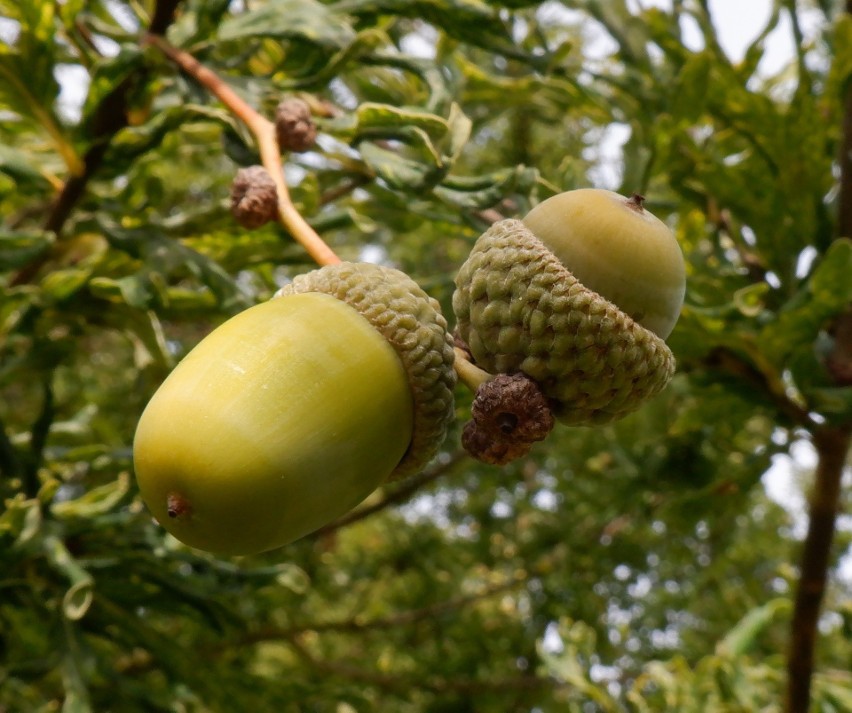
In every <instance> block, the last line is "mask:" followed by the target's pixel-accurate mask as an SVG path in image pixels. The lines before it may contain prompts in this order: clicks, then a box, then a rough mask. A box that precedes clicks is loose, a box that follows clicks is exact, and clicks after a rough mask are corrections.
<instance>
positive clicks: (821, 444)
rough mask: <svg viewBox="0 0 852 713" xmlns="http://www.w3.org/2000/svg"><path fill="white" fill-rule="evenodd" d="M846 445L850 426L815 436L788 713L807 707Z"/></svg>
mask: <svg viewBox="0 0 852 713" xmlns="http://www.w3.org/2000/svg"><path fill="white" fill-rule="evenodd" d="M850 440H852V439H850V429H849V428H848V427H846V428H823V429H821V430H819V431H817V432H816V433H814V438H813V441H814V446H815V447H816V451H817V455H818V459H819V460H818V461H817V468H816V476H815V483H814V490H813V495H812V496H811V502H810V508H809V510H810V512H809V523H808V534H807V537H806V538H805V544H804V547H803V549H802V559H801V565H800V566H799V568H800V574H799V583H798V587H797V590H796V601H795V605H794V609H793V621H792V624H791V629H792V630H791V636H790V644H789V645H790V649H789V653H788V660H787V677H788V678H787V707H786V711H787V713H807V711H808V710H809V706H810V698H811V678H812V676H813V671H814V658H815V657H814V649H815V648H816V639H817V625H818V623H819V615H820V610H821V608H822V601H823V597H824V595H825V588H826V580H827V578H828V566H829V554H830V552H831V544H832V541H833V539H834V531H835V525H836V521H837V515H838V510H839V504H840V483H841V480H842V478H843V468H844V466H845V464H846V454H847V453H848V451H849V446H850Z"/></svg>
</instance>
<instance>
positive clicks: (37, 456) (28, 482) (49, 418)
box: [22, 370, 56, 498]
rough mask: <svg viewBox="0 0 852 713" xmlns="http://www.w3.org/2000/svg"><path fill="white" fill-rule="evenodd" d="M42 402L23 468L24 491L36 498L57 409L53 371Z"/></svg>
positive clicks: (47, 378)
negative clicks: (39, 474) (48, 439)
mask: <svg viewBox="0 0 852 713" xmlns="http://www.w3.org/2000/svg"><path fill="white" fill-rule="evenodd" d="M42 392H43V396H42V404H41V411H40V412H39V415H38V418H36V420H35V423H34V424H33V427H32V429H31V434H30V453H29V457H28V458H27V459H26V461H25V464H24V470H23V474H22V475H23V479H24V482H23V491H24V492H25V493H26V494H27V497H30V498H34V497H35V496H36V495H37V494H38V491H39V488H40V487H41V484H40V483H39V479H38V471H39V468H41V464H42V462H43V460H44V447H45V445H47V437H48V434H49V433H50V426H51V425H52V424H53V419H54V416H55V415H56V411H55V408H54V404H55V402H54V394H53V371H52V370H51V371H50V373H48V374H47V376H46V378H45V380H44V384H43V386H42Z"/></svg>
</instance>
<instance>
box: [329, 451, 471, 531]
mask: <svg viewBox="0 0 852 713" xmlns="http://www.w3.org/2000/svg"><path fill="white" fill-rule="evenodd" d="M465 456H466V454H465V452H464V451H461V450H459V451H456V452H455V453H453V454H452V455H451V456H450V457H449V459H448V460H446V461H442V462H438V463H436V464H435V465H433V466H432V467H431V468H427V469H425V470H423V471H422V472H420V473H419V474H417V475H415V476H412V477H411V478H409V479H408V480H405V481H403V483H402V484H401V485H400V487H398V488H397V489H396V490H393V491H391V492H390V493H388V494H387V495H385V497H383V498H382V499H381V500H379V501H378V502H376V503H373V504H372V505H367V506H365V507H362V508H357V509H356V510H352V511H351V512H349V513H347V514H346V515H344V516H343V517H341V518H338V519H337V520H335V521H334V522H330V523H329V524H328V525H326V526H325V527H321V528H320V529H319V530H317V531H316V532H314V533H313V535H312V537H321V536H322V535H328V534H330V533H332V532H334V531H335V530H339V529H340V528H341V527H346V526H347V525H351V524H352V523H354V522H358V521H360V520H363V519H365V518H368V517H370V516H371V515H375V514H376V513H378V512H381V511H382V510H384V509H385V508H387V507H390V506H391V505H396V504H398V503H401V502H405V501H406V500H408V499H409V498H410V497H411V496H412V495H413V494H414V493H416V492H417V491H418V490H420V488H422V487H423V486H424V485H426V484H428V483H431V482H432V481H433V480H437V479H438V478H440V477H441V476H442V475H444V474H446V473H447V472H448V471H450V470H452V469H453V467H454V466H455V465H456V464H457V463H459V462H461V461H462V459H464V458H465Z"/></svg>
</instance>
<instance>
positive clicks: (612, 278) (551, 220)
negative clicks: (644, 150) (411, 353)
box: [453, 189, 686, 425]
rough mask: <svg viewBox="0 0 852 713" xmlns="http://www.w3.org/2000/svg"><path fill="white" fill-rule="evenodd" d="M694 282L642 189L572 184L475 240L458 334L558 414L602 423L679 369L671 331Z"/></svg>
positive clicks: (462, 276) (459, 304) (459, 300)
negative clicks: (629, 191)
mask: <svg viewBox="0 0 852 713" xmlns="http://www.w3.org/2000/svg"><path fill="white" fill-rule="evenodd" d="M685 282H686V276H685V267H684V262H683V255H682V253H681V250H680V247H679V246H678V244H677V240H676V239H675V237H674V235H673V234H672V232H671V231H670V230H669V228H668V227H667V226H666V225H665V224H664V223H662V222H661V221H660V220H658V219H657V218H656V217H654V216H653V215H652V214H651V213H649V212H648V211H647V210H645V209H644V207H643V205H642V198H641V196H633V197H632V198H625V197H623V196H620V195H618V194H617V193H613V192H611V191H603V190H596V189H580V190H575V191H568V192H566V193H562V194H559V195H557V196H554V197H552V198H550V199H548V200H546V201H543V202H542V203H540V204H539V205H538V206H537V207H536V208H534V209H533V210H532V211H531V212H530V213H529V214H528V215H527V216H526V217H525V218H524V219H523V221H520V220H503V221H500V222H498V223H495V224H494V225H493V226H492V227H491V228H490V229H489V230H488V231H487V232H485V233H484V234H483V235H482V236H481V237H480V238H479V239H478V240H477V242H476V244H475V245H474V247H473V250H472V251H471V254H470V256H469V257H468V259H467V261H466V262H465V263H464V265H463V266H462V268H461V270H460V271H459V273H458V276H457V278H456V291H455V294H454V295H453V311H454V312H455V315H456V319H457V334H458V336H459V338H460V339H461V340H462V341H463V342H464V343H465V344H466V345H467V348H468V349H469V351H470V353H471V355H472V357H473V360H474V361H475V363H476V364H477V365H478V366H480V367H482V368H483V369H485V370H487V371H489V372H492V373H504V374H514V373H522V374H525V375H526V376H528V377H529V378H531V379H532V380H533V381H535V383H536V384H537V385H538V386H539V387H540V389H541V391H542V393H543V394H544V395H545V397H547V399H548V400H549V402H550V404H551V408H552V410H553V413H554V415H555V416H556V417H557V419H558V420H559V421H560V422H563V423H566V424H570V425H600V424H605V423H609V422H611V421H614V420H616V419H619V418H621V417H623V416H625V415H627V414H628V413H630V412H632V411H635V410H636V409H637V408H639V407H640V406H641V405H642V404H643V403H645V402H646V401H647V400H648V399H650V398H652V397H653V396H655V395H656V394H658V393H659V392H660V391H661V390H662V389H663V388H664V387H665V386H666V384H667V383H668V382H669V381H670V379H671V377H672V375H673V374H674V370H675V359H674V356H673V355H672V353H671V350H670V349H669V348H668V346H667V345H666V343H665V341H664V339H665V338H666V337H667V336H668V335H669V333H670V332H671V330H672V329H673V327H674V324H675V322H676V321H677V317H678V314H679V313H680V308H681V306H682V304H683V298H684V292H685Z"/></svg>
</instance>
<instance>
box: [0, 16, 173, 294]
mask: <svg viewBox="0 0 852 713" xmlns="http://www.w3.org/2000/svg"><path fill="white" fill-rule="evenodd" d="M179 4H180V0H158V2H157V4H156V6H155V8H154V15H153V18H152V20H151V24H150V25H149V27H148V32H149V33H151V34H154V35H160V34H163V33H164V32H165V31H166V29H167V28H168V26H169V25H170V24H171V23H172V22H173V21H174V18H175V13H176V11H177V7H178V5H179ZM146 73H147V70H145V69H142V70H140V71H139V72H138V73H137V74H135V75H131V76H128V77H126V78H125V79H124V80H123V81H121V82H120V83H119V84H118V85H116V87H115V88H114V89H113V90H112V91H111V92H109V94H107V95H106V96H105V97H104V98H103V101H101V103H100V105H99V106H98V108H97V110H96V111H95V112H94V114H93V116H92V119H91V131H92V136H91V137H90V140H91V147H90V148H89V150H88V151H86V153H85V155H84V156H83V171H82V173H80V174H79V175H77V176H71V177H70V178H69V179H68V180H67V181H66V182H65V185H64V187H63V188H62V191H61V192H60V193H59V195H58V196H57V197H56V200H54V202H53V205H52V206H51V208H50V212H49V213H48V215H47V218H46V219H45V221H44V229H45V230H47V231H50V232H53V233H56V235H60V234H61V233H62V229H63V227H64V226H65V223H66V221H67V220H68V218H69V216H70V215H71V213H72V211H73V210H74V208H75V206H76V205H77V203H79V202H80V199H81V198H82V197H83V195H84V194H85V192H86V187H87V186H88V184H89V181H90V180H91V179H92V177H93V176H94V175H95V174H96V173H97V172H98V170H99V169H100V167H101V164H102V163H103V160H104V156H105V155H106V153H107V149H108V148H109V144H110V141H112V139H113V137H114V136H115V135H116V134H117V133H118V132H119V131H121V130H122V129H124V128H126V127H127V126H128V125H129V120H128V117H127V110H128V99H129V95H130V90H131V89H132V88H133V86H135V84H136V83H137V82H139V81H140V79H141V80H144V77H145V74H146ZM47 260H48V254H44V255H42V256H41V257H40V258H38V259H36V260H33V261H32V262H31V263H29V264H28V265H27V266H26V267H24V268H23V269H22V270H20V271H19V272H18V274H17V275H15V276H14V277H13V278H12V280H11V282H10V284H11V285H12V286H15V285H22V284H26V283H27V282H29V281H30V280H32V279H33V278H34V277H35V276H36V274H37V273H38V271H39V270H40V269H41V267H42V266H43V265H44V264H45V262H46V261H47Z"/></svg>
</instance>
